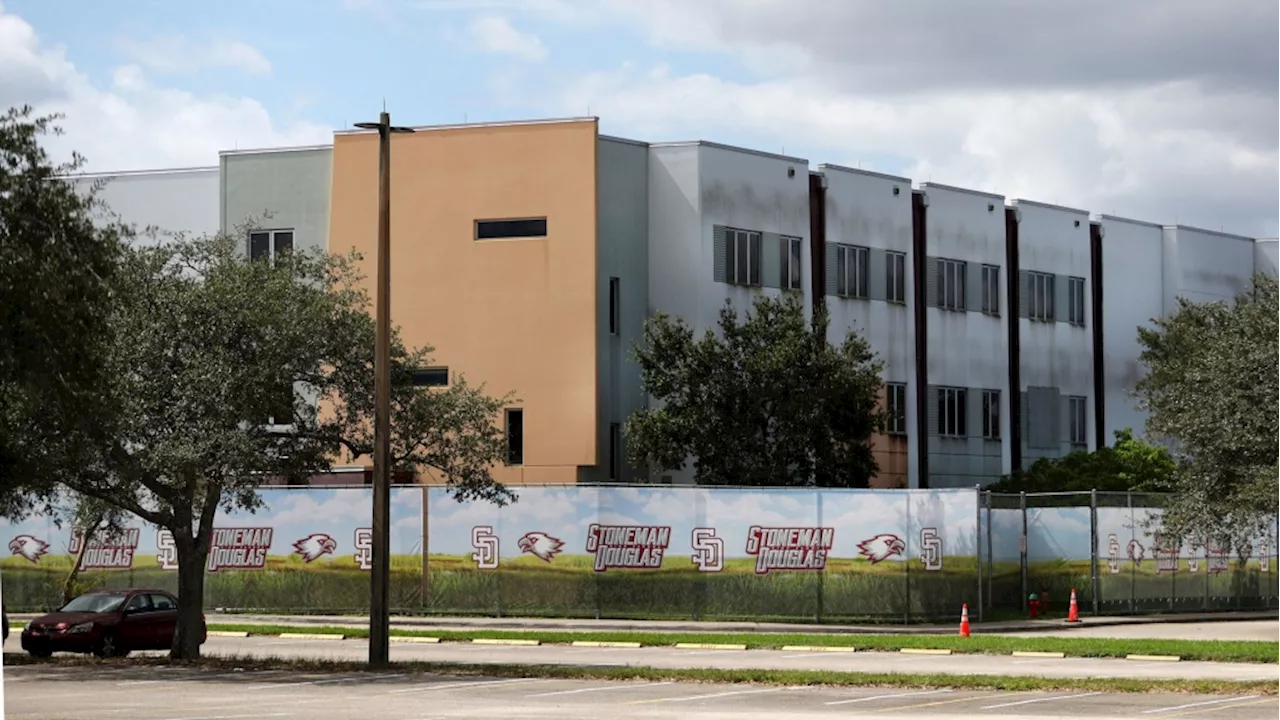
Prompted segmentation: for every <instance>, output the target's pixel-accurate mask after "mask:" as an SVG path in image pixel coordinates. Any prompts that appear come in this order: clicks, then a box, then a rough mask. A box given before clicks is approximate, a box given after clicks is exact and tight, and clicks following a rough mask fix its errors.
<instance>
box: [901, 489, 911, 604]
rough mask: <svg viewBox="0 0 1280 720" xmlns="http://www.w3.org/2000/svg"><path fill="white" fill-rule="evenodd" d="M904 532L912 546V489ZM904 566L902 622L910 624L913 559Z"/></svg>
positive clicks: (908, 496)
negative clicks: (904, 597) (904, 584)
mask: <svg viewBox="0 0 1280 720" xmlns="http://www.w3.org/2000/svg"><path fill="white" fill-rule="evenodd" d="M904 532H905V533H906V536H907V546H908V547H910V544H911V491H907V527H906V530H905V531H904ZM902 567H903V568H904V570H905V572H904V573H903V575H902V577H903V580H904V582H905V583H906V593H905V595H906V598H907V603H906V605H904V606H903V607H902V624H903V625H910V624H911V561H910V560H908V561H907V562H904V563H902Z"/></svg>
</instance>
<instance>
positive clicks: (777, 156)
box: [649, 140, 809, 167]
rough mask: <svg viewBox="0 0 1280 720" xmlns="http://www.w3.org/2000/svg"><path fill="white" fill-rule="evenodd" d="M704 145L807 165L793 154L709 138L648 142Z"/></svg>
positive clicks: (691, 145)
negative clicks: (725, 142)
mask: <svg viewBox="0 0 1280 720" xmlns="http://www.w3.org/2000/svg"><path fill="white" fill-rule="evenodd" d="M696 146H704V147H711V148H716V149H717V150H728V151H729V152H740V153H746V154H748V155H759V156H760V157H767V158H772V159H774V160H785V161H787V162H793V163H799V164H802V165H804V166H805V167H808V166H809V161H808V160H806V159H805V158H798V157H795V156H793V155H782V154H780V153H772V152H769V151H768V150H756V149H754V148H748V147H739V146H737V145H726V144H724V143H718V142H713V141H711V140H674V141H671V142H656V143H649V147H651V148H667V147H696Z"/></svg>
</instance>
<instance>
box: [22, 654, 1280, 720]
mask: <svg viewBox="0 0 1280 720" xmlns="http://www.w3.org/2000/svg"><path fill="white" fill-rule="evenodd" d="M5 710H6V717H8V718H10V720H102V719H104V718H105V719H110V718H121V719H122V720H124V719H126V718H127V719H128V720H241V719H243V720H250V719H251V718H281V719H286V720H287V719H289V718H299V719H303V718H305V719H307V720H340V719H346V718H361V719H362V720H363V719H364V718H370V717H377V718H380V719H382V718H386V719H388V720H396V719H400V718H404V719H405V720H409V719H413V720H419V719H423V720H430V719H434V718H439V719H441V720H443V719H445V718H473V719H474V718H494V719H497V718H502V719H504V720H505V719H508V718H516V717H520V718H525V717H528V718H569V719H574V718H600V717H609V718H617V719H618V720H630V719H633V718H700V719H703V720H710V719H712V718H730V717H732V718H746V719H753V718H760V719H763V718H779V717H787V718H836V717H840V718H859V717H883V716H886V715H887V716H889V717H898V718H946V717H951V718H961V717H963V718H986V717H991V718H1005V719H1010V718H1014V719H1021V718H1037V719H1039V720H1053V719H1055V718H1064V719H1065V718H1073V719H1074V718H1088V719H1091V720H1120V719H1122V718H1123V719H1124V720H1134V719H1135V718H1142V719H1150V720H1161V719H1163V718H1175V717H1177V718H1182V717H1186V718H1200V719H1203V720H1262V719H1263V718H1267V719H1268V720H1270V719H1272V718H1275V717H1276V715H1277V712H1278V711H1280V708H1278V706H1277V701H1276V698H1275V697H1255V696H1248V695H1240V696H1196V695H1154V694H1109V693H1098V692H1083V691H1081V692H1020V693H997V692H969V691H949V690H942V689H937V690H909V689H889V688H815V687H773V686H760V685H712V684H683V683H658V682H582V681H568V680H541V679H520V678H517V679H494V678H482V677H434V676H433V677H426V676H421V675H405V674H395V673H388V674H378V673H359V674H351V673H348V674H332V675H330V674H314V673H300V672H283V671H269V672H268V671H243V672H236V671H226V670H218V671H213V670H197V669H187V668H133V667H128V666H120V667H110V666H103V667H94V668H72V667H41V666H21V667H10V668H6V669H5Z"/></svg>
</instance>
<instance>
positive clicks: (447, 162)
mask: <svg viewBox="0 0 1280 720" xmlns="http://www.w3.org/2000/svg"><path fill="white" fill-rule="evenodd" d="M596 137H597V123H596V121H595V120H593V119H588V120H574V121H563V122H546V123H529V124H513V125H497V126H469V127H458V128H439V129H427V130H420V131H418V132H417V133H414V134H412V135H393V140H392V144H391V158H392V159H391V187H392V191H391V288H392V290H391V293H392V297H391V321H392V323H394V324H396V325H398V326H399V327H400V332H401V337H402V338H403V339H404V341H405V343H406V344H407V345H409V346H421V345H431V346H432V347H434V348H435V352H434V354H433V364H434V365H436V366H447V367H448V368H449V373H450V382H454V381H455V380H456V379H457V378H458V377H459V375H461V374H465V376H466V378H467V381H468V382H469V383H471V384H479V383H485V384H486V386H487V391H488V392H489V393H490V394H492V395H502V394H505V393H507V392H509V391H513V392H515V393H516V394H517V395H518V396H519V400H517V401H516V402H513V403H512V404H511V407H521V408H523V409H524V465H523V466H522V467H506V466H499V467H497V468H495V472H494V476H495V478H496V479H497V480H499V481H501V482H508V483H572V482H575V481H576V480H577V469H578V467H579V466H590V465H595V464H596V461H597V458H596V412H597V411H596V393H597V389H596V388H597V377H596V312H597V308H596ZM377 146H378V137H377V135H376V134H369V133H362V134H339V135H337V136H335V138H334V148H333V198H332V203H331V208H332V210H331V216H330V235H329V250H330V252H335V253H345V252H347V251H349V250H350V249H352V248H354V249H355V250H357V251H358V252H360V253H361V254H362V255H363V256H364V260H363V267H362V271H363V273H364V275H365V280H366V283H367V287H368V289H369V294H370V297H373V294H374V293H373V284H372V283H373V275H374V271H375V269H376V241H377V196H378V153H377ZM543 216H545V217H546V218H547V225H548V236H547V237H546V238H538V239H512V240H484V241H477V240H475V239H474V237H475V230H474V227H475V221H476V220H479V219H506V218H526V217H543ZM495 422H497V423H499V425H501V423H502V419H501V418H495ZM362 460H363V459H362ZM361 464H363V462H362V463H361Z"/></svg>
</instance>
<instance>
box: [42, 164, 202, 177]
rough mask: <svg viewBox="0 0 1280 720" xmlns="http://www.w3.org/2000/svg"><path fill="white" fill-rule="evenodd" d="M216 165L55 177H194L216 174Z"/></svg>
mask: <svg viewBox="0 0 1280 720" xmlns="http://www.w3.org/2000/svg"><path fill="white" fill-rule="evenodd" d="M218 169H219V168H218V166H217V165H205V166H200V167H184V168H153V169H149V170H116V171H108V172H87V173H72V174H70V175H56V176H55V177H56V178H57V179H59V180H88V179H92V178H113V177H140V176H145V175H184V174H187V175H194V174H196V173H205V172H218Z"/></svg>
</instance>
